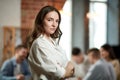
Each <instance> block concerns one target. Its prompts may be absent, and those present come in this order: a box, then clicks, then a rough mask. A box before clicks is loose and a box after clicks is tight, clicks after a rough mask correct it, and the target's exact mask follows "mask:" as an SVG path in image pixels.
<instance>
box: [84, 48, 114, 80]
mask: <svg viewBox="0 0 120 80" xmlns="http://www.w3.org/2000/svg"><path fill="white" fill-rule="evenodd" d="M88 59H89V61H90V63H91V64H92V66H91V67H90V69H89V71H88V73H87V75H86V76H85V78H84V79H83V80H116V75H115V71H114V68H113V66H112V64H110V63H108V62H107V61H105V60H104V59H102V58H101V57H100V51H99V50H98V49H96V48H93V49H90V50H89V51H88Z"/></svg>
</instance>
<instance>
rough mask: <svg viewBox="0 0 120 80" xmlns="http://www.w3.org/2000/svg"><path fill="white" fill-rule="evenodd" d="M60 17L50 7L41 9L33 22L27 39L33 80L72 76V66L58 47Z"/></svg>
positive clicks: (55, 10)
mask: <svg viewBox="0 0 120 80" xmlns="http://www.w3.org/2000/svg"><path fill="white" fill-rule="evenodd" d="M60 22H61V15H60V13H59V11H58V10H57V9H56V8H54V7H52V6H45V7H43V8H42V9H41V10H40V12H39V13H38V15H37V17H36V20H35V27H34V30H33V32H32V34H31V36H30V37H29V38H30V39H29V44H30V54H29V56H28V61H29V64H30V68H31V71H32V74H33V80H59V79H65V78H68V77H70V76H72V75H73V72H74V71H73V69H74V67H73V65H72V63H71V62H68V60H67V58H66V55H65V53H64V51H63V50H62V49H61V47H60V46H59V40H60V36H61V35H62V32H61V30H60V27H59V25H60Z"/></svg>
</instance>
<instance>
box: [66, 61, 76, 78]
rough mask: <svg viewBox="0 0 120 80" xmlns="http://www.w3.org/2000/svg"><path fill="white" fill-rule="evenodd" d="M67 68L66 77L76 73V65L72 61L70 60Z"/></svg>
mask: <svg viewBox="0 0 120 80" xmlns="http://www.w3.org/2000/svg"><path fill="white" fill-rule="evenodd" d="M65 70H66V73H65V75H64V78H68V77H71V76H73V74H74V66H73V64H72V62H68V64H67V66H66V68H65Z"/></svg>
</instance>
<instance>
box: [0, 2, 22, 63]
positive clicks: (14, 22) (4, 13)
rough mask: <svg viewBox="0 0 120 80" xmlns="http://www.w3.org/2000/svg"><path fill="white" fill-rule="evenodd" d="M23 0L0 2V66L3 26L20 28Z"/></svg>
mask: <svg viewBox="0 0 120 80" xmlns="http://www.w3.org/2000/svg"><path fill="white" fill-rule="evenodd" d="M20 5H21V0H0V64H1V59H2V53H3V26H15V27H20V24H21V19H20V17H21V6H20Z"/></svg>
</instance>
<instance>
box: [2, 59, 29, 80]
mask: <svg viewBox="0 0 120 80" xmlns="http://www.w3.org/2000/svg"><path fill="white" fill-rule="evenodd" d="M20 65H21V68H20V69H21V72H22V74H23V75H24V76H25V80H30V78H31V73H30V70H29V67H28V63H27V61H26V60H24V61H23V62H22V63H21V64H20ZM16 66H17V63H16V58H15V57H13V58H11V59H10V60H7V61H5V62H4V63H3V65H2V67H1V73H2V80H16V77H15V76H14V69H15V67H16Z"/></svg>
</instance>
